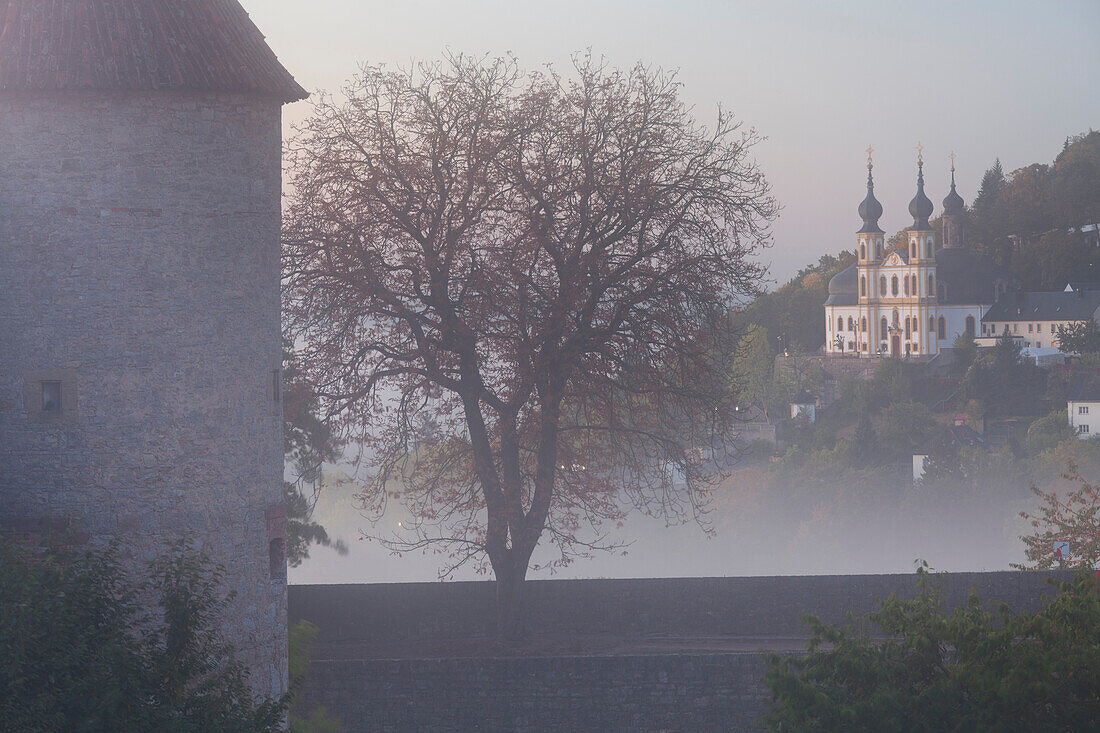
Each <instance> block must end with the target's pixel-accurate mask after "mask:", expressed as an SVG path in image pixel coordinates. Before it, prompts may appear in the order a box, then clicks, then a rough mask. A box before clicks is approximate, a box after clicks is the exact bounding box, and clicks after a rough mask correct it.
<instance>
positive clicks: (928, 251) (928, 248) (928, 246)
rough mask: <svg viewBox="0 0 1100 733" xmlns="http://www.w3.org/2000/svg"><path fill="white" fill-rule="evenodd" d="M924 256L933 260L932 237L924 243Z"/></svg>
mask: <svg viewBox="0 0 1100 733" xmlns="http://www.w3.org/2000/svg"><path fill="white" fill-rule="evenodd" d="M924 256H925V257H927V258H928V259H932V237H929V238H928V239H927V240H925V242H924Z"/></svg>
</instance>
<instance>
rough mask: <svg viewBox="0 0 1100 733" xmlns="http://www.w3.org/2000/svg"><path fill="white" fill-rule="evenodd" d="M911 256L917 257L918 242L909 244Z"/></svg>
mask: <svg viewBox="0 0 1100 733" xmlns="http://www.w3.org/2000/svg"><path fill="white" fill-rule="evenodd" d="M909 256H910V257H914V258H915V257H916V256H917V243H916V242H910V243H909Z"/></svg>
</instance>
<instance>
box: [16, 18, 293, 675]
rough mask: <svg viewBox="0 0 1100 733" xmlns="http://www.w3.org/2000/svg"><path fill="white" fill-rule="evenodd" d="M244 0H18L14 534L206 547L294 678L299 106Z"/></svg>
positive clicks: (257, 647) (271, 654)
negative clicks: (289, 512)
mask: <svg viewBox="0 0 1100 733" xmlns="http://www.w3.org/2000/svg"><path fill="white" fill-rule="evenodd" d="M305 96H306V94H305V92H304V91H303V90H302V88H301V87H300V86H299V85H298V84H297V83H295V81H294V79H293V78H292V77H291V76H290V74H289V73H288V72H287V71H286V70H285V69H284V68H283V67H282V66H281V65H280V64H279V62H278V60H277V59H276V58H275V56H274V54H273V53H272V52H271V50H270V49H269V48H268V46H267V45H266V43H265V42H264V39H263V36H262V35H261V34H260V32H259V31H258V30H257V29H256V27H255V26H254V25H253V24H252V22H251V20H250V19H249V17H248V15H247V14H246V13H245V11H244V10H243V8H241V6H240V5H239V4H238V3H237V0H188V1H187V2H179V1H178V0H83V1H82V2H79V3H78V2H70V1H69V0H0V524H2V525H5V526H7V527H9V528H10V527H13V526H14V527H16V528H19V527H24V528H33V527H35V526H37V525H39V524H41V523H43V522H48V523H53V522H59V521H60V522H72V523H73V525H74V526H76V527H78V528H80V531H82V532H87V533H88V534H90V535H92V536H93V537H106V536H111V537H119V538H120V539H121V540H122V541H123V547H124V552H125V553H126V555H127V556H128V557H130V558H132V559H133V561H134V562H135V563H143V562H144V561H146V560H148V559H151V558H152V557H154V556H155V555H156V554H157V553H158V551H159V550H160V549H161V548H162V547H163V545H164V544H165V543H166V542H168V541H171V540H173V539H175V538H180V537H187V538H191V539H192V540H194V541H195V542H196V544H197V545H199V546H200V547H201V548H203V549H204V550H205V551H207V552H208V553H209V554H211V555H212V556H213V557H214V558H215V559H216V560H218V561H219V562H221V563H223V564H224V565H225V566H226V569H227V573H228V579H229V583H230V585H231V587H232V588H233V589H234V590H235V591H236V592H237V597H236V600H235V602H234V605H233V607H232V608H231V610H230V615H229V618H228V619H227V628H226V631H227V633H228V635H229V638H230V639H232V641H233V642H234V643H235V645H236V646H237V648H238V650H239V651H240V653H241V657H242V661H244V662H246V663H247V664H248V665H249V666H250V668H251V670H252V679H253V684H254V686H255V687H256V689H257V691H258V692H262V693H265V694H272V693H279V692H281V691H283V690H285V688H286V622H285V619H286V571H285V568H286V566H285V561H284V558H283V551H284V537H285V511H284V510H283V506H282V491H281V486H282V484H281V481H282V463H283V461H282V417H281V416H282V409H281V405H280V397H281V395H280V389H279V384H280V373H279V369H280V323H279V305H280V304H279V228H280V188H281V165H280V160H281V130H280V117H281V108H282V105H283V104H284V103H287V102H291V101H295V100H299V99H302V98H304V97H305Z"/></svg>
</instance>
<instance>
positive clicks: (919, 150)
mask: <svg viewBox="0 0 1100 733" xmlns="http://www.w3.org/2000/svg"><path fill="white" fill-rule="evenodd" d="M917 165H924V145H922V144H921V142H920V141H919V140H918V141H917Z"/></svg>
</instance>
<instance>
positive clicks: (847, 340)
mask: <svg viewBox="0 0 1100 733" xmlns="http://www.w3.org/2000/svg"><path fill="white" fill-rule="evenodd" d="M870 152H871V151H870V149H868V159H867V197H866V198H865V199H864V200H863V202H862V203H861V204H860V205H859V215H860V218H861V219H863V227H862V228H861V229H860V230H859V231H858V232H857V243H856V248H857V249H856V256H857V259H856V263H855V264H853V265H851V266H850V267H848V268H847V269H845V270H843V271H841V272H840V273H838V274H837V275H836V276H835V277H833V279H832V280H830V281H829V298H828V300H826V301H825V352H826V353H827V354H830V355H853V356H860V357H867V358H872V357H884V356H890V357H915V358H925V359H928V358H931V357H934V356H936V355H937V354H939V353H940V351H941V350H942V349H944V348H950V347H951V345H952V343H953V342H954V340H955V338H956V337H957V336H959V335H960V334H962V333H969V334H971V335H972V336H980V329H981V324H982V317H983V316H984V315H985V313H986V311H988V310H989V308H990V307H991V306H992V305H993V304H994V303H995V302H996V301H997V299H998V298H999V297H1000V296H1001V295H1003V294H1004V293H1005V292H1007V291H1009V290H1012V289H1015V287H1016V285H1017V279H1016V277H1015V276H1014V275H1012V274H1011V273H1010V272H1008V271H1007V270H1004V269H1003V268H1001V267H998V266H997V265H996V264H994V262H993V261H992V259H991V258H990V257H989V256H988V255H986V254H984V253H982V252H978V251H977V250H974V249H971V248H970V247H969V246H968V245H967V241H966V209H965V206H964V204H963V200H962V197H961V196H959V194H958V192H957V191H956V190H955V168H954V165H952V167H951V192H950V193H949V194H948V195H947V198H945V199H944V202H943V206H944V210H943V235H942V239H941V237H940V235H939V234H938V233H937V232H936V231H935V230H934V228H933V226H932V225H931V224H930V223H929V221H928V219H929V217H930V216H931V215H932V211H933V205H932V202H931V201H930V200H929V199H928V197H927V196H926V195H925V193H924V161H923V158H918V160H917V194H916V196H915V197H914V198H913V200H912V201H911V202H910V203H909V213H910V214H911V215H912V216H913V225H912V226H910V227H909V229H908V230H907V233H908V237H907V242H906V244H905V245H901V246H897V247H894V248H892V249H890V250H886V249H885V232H883V231H882V229H881V228H879V225H878V220H879V218H880V217H881V216H882V204H880V203H879V202H878V200H877V199H875V193H874V179H873V177H872V168H873V166H872V163H871V159H870Z"/></svg>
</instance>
